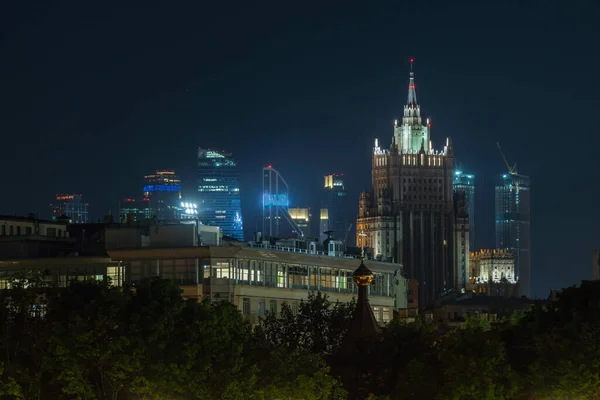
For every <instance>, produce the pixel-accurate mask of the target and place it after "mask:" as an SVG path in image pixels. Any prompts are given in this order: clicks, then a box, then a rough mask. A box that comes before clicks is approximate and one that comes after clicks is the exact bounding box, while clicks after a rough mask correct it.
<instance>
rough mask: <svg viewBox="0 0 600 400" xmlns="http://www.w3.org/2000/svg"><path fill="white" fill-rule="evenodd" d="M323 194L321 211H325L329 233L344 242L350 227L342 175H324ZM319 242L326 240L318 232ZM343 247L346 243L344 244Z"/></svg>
mask: <svg viewBox="0 0 600 400" xmlns="http://www.w3.org/2000/svg"><path fill="white" fill-rule="evenodd" d="M323 189H324V192H323V202H322V207H321V208H322V209H326V210H327V217H328V219H329V221H328V222H327V227H328V229H327V230H329V231H333V236H334V237H335V238H336V239H338V240H342V241H345V240H346V239H347V235H346V233H347V231H348V228H349V227H350V222H349V218H348V215H347V213H348V204H347V202H348V196H347V195H348V194H347V192H346V187H345V186H344V174H330V175H325V185H324V188H323ZM319 237H320V239H321V240H325V239H327V235H326V234H324V233H323V231H321V232H319ZM344 245H346V243H345V242H344Z"/></svg>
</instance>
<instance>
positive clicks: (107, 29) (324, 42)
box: [0, 2, 600, 296]
mask: <svg viewBox="0 0 600 400" xmlns="http://www.w3.org/2000/svg"><path fill="white" fill-rule="evenodd" d="M595 7H597V6H594V8H595ZM360 10H363V9H362V8H360ZM113 11H114V12H113ZM355 11H356V12H355ZM368 11H369V12H362V11H359V8H355V7H353V6H352V5H348V7H345V8H344V9H343V10H340V9H339V8H338V7H333V6H332V5H323V6H322V7H321V8H319V12H315V10H314V9H310V7H309V8H307V9H302V10H298V11H297V12H295V13H294V18H293V23H290V18H288V16H287V15H284V14H282V13H283V10H280V9H275V8H273V9H270V8H268V7H262V6H257V7H248V8H247V9H244V12H243V13H239V14H237V13H235V15H232V13H231V12H230V10H227V9H226V8H225V7H224V6H223V5H219V4H211V5H209V6H207V7H206V8H201V7H199V6H197V5H196V6H191V7H189V8H186V9H185V11H184V12H181V11H180V10H178V11H175V10H173V9H170V8H168V7H166V6H157V7H156V8H148V9H144V10H139V9H132V8H127V7H123V8H121V9H118V10H116V9H113V8H112V7H110V6H107V9H106V10H105V12H93V11H92V10H90V9H89V7H88V6H87V5H85V4H78V5H77V6H76V7H70V6H67V5H57V6H56V7H48V6H43V7H40V8H35V7H34V8H26V7H24V6H23V7H22V6H21V5H18V6H16V8H15V9H14V10H9V11H8V12H7V13H5V14H3V15H2V16H1V17H0V18H4V22H5V24H3V26H4V27H5V29H6V32H7V35H6V36H5V37H6V40H4V41H3V42H2V43H1V44H0V46H2V50H3V54H4V55H5V62H4V63H2V65H1V66H0V70H1V72H2V73H3V76H5V77H6V82H7V83H6V86H5V87H4V90H3V96H4V97H5V98H6V99H7V100H6V102H5V103H6V107H3V108H2V110H1V111H0V113H1V118H0V131H2V132H3V133H5V134H6V136H8V137H9V139H8V143H5V146H6V147H7V148H9V149H10V151H8V152H6V153H5V154H4V155H3V160H4V161H5V162H6V163H7V165H10V166H15V169H14V170H11V172H10V173H9V174H8V175H7V177H6V182H5V185H6V187H7V188H10V190H11V191H12V192H11V193H13V194H11V195H8V196H3V197H2V198H1V199H0V210H2V212H4V213H7V214H17V215H27V214H28V213H29V212H38V213H39V214H40V216H41V215H42V211H44V210H46V209H47V204H48V203H49V202H51V200H52V199H53V196H54V194H55V193H60V192H62V191H76V192H77V193H83V194H84V197H85V199H86V201H87V202H89V203H90V220H94V221H96V220H98V218H101V217H102V215H104V214H105V213H106V212H107V211H108V210H107V209H105V208H108V207H112V208H113V210H116V206H117V202H118V200H120V199H121V198H122V197H124V196H127V195H130V190H131V188H137V185H138V182H139V177H140V176H143V175H144V174H147V173H148V171H152V170H154V169H156V168H163V167H167V168H171V169H174V170H176V171H178V173H179V174H180V175H181V178H182V180H183V182H184V183H185V182H189V185H186V186H184V188H183V189H184V191H186V190H187V189H186V188H187V187H189V189H192V190H193V186H194V185H193V184H192V183H193V182H194V179H195V170H194V167H193V163H194V161H193V160H194V158H195V149H196V146H198V145H202V146H210V147H211V148H213V147H214V148H219V149H221V148H222V149H227V151H230V152H232V153H233V154H234V155H235V157H236V159H237V161H238V162H239V164H240V165H242V166H243V170H242V171H240V173H241V178H240V182H241V187H240V190H241V193H242V207H243V212H244V214H245V215H247V216H246V217H245V219H246V220H245V221H244V222H245V229H246V232H247V233H250V232H251V231H253V230H254V227H255V226H256V223H255V219H254V217H255V216H256V217H257V218H260V187H258V186H260V184H259V183H258V184H257V183H256V182H257V181H258V182H259V181H260V170H261V168H263V167H264V166H265V165H268V164H272V165H273V166H275V167H276V168H277V169H278V170H279V171H280V172H281V173H282V174H283V175H284V176H286V179H287V180H288V181H289V182H290V186H291V190H292V193H291V195H292V197H291V198H292V201H294V202H295V203H296V204H298V205H299V206H304V205H306V204H311V203H312V204H315V203H314V202H313V201H312V199H311V196H310V194H311V193H316V192H317V191H318V190H319V188H320V187H321V186H322V181H321V179H322V176H323V175H324V174H326V173H329V172H333V171H339V172H344V174H345V176H346V177H347V182H345V184H346V187H347V191H348V198H349V199H356V198H357V196H358V194H359V193H360V192H361V191H363V190H365V189H367V188H368V185H369V181H370V172H369V164H370V162H369V153H370V150H369V149H370V148H371V147H372V143H373V139H374V138H375V137H377V136H381V135H385V132H388V130H389V129H390V127H391V125H392V124H393V119H392V118H391V116H393V115H394V113H395V112H396V111H397V109H398V107H399V106H400V105H401V104H403V103H404V102H405V91H404V89H403V88H404V86H405V80H406V74H405V71H406V69H407V67H408V62H407V59H408V57H410V56H414V57H415V71H417V73H418V76H419V77H420V83H419V84H418V87H417V89H418V95H419V101H420V102H422V103H423V104H427V113H428V115H432V116H433V117H434V118H433V119H432V120H431V123H432V124H433V127H434V131H435V132H436V133H435V134H436V135H438V134H439V135H440V137H445V136H452V140H453V144H454V147H455V151H456V157H457V159H458V160H460V162H462V163H463V164H464V168H465V171H469V172H472V173H473V174H474V175H475V176H476V178H477V185H478V186H477V199H476V203H477V204H476V222H477V226H478V227H481V229H479V228H477V229H476V231H477V238H478V239H479V238H481V239H480V240H481V241H480V242H478V245H477V247H481V248H486V247H487V248H491V247H494V244H495V232H494V228H493V226H494V185H495V183H496V177H497V176H498V174H500V173H502V172H503V170H504V166H503V163H502V159H501V158H500V157H499V155H498V153H497V151H496V149H495V144H496V142H498V141H499V142H501V143H502V145H503V148H504V150H505V151H506V153H507V154H510V158H511V160H516V161H518V163H519V167H520V168H519V170H520V171H522V172H523V173H524V174H526V175H528V176H530V178H531V182H532V188H533V189H532V199H531V202H532V205H531V210H532V215H531V219H532V225H531V227H532V228H531V229H532V238H533V241H532V243H531V249H532V260H534V261H535V263H536V265H539V268H537V270H536V271H534V272H533V276H532V279H533V281H534V282H535V288H533V292H534V293H535V294H536V295H538V296H546V295H547V293H548V291H549V289H550V288H557V287H563V286H568V285H569V284H575V283H577V282H579V281H580V280H581V279H585V278H588V277H589V252H590V251H591V249H593V248H596V247H598V245H597V243H598V240H599V234H598V228H597V227H598V226H599V224H600V215H599V213H598V211H597V210H596V206H595V203H596V200H595V199H597V197H598V192H597V189H596V188H595V187H594V186H593V185H589V183H590V182H596V181H597V180H598V179H600V178H599V173H600V172H599V171H598V168H597V167H596V166H595V159H596V155H595V149H596V148H597V147H598V146H599V145H600V142H599V141H600V137H598V136H595V135H590V138H589V140H587V141H586V142H585V143H586V144H585V146H581V148H580V149H578V152H579V154H578V157H577V162H573V163H566V164H565V165H560V168H559V167H558V165H557V160H560V159H563V156H564V147H565V146H560V145H558V146H557V144H558V143H562V142H561V140H562V138H564V133H565V132H571V131H572V124H573V123H572V121H573V118H575V119H578V118H580V117H579V116H582V117H585V116H587V115H594V112H595V110H596V109H597V108H598V107H600V104H598V99H597V96H596V94H595V93H596V92H597V87H598V86H600V82H599V77H598V75H597V74H596V72H595V71H596V70H597V69H598V66H599V65H600V62H599V60H598V58H599V57H598V56H597V55H596V54H590V53H589V51H587V49H589V48H593V46H594V41H593V38H594V37H596V36H595V32H596V31H597V28H596V24H595V20H594V19H593V15H595V14H594V12H593V11H592V10H590V12H587V13H582V11H581V8H579V7H573V8H568V9H565V8H564V7H559V6H558V5H557V4H543V5H542V4H535V3H531V4H529V3H528V4H520V5H516V4H512V3H511V4H507V5H505V7H496V5H494V4H493V3H485V2H484V3H481V2H480V3H476V4H469V5H467V4H462V3H461V4H456V5H452V6H450V5H449V4H447V3H445V2H437V4H435V2H434V4H430V5H424V4H420V3H419V4H416V3H415V4H408V3H407V4H404V3H402V4H400V3H399V4H393V5H389V6H387V7H385V8H384V7H377V5H373V6H372V7H371V6H370V7H369V10H368ZM198 15H210V16H211V17H210V18H208V17H207V21H206V23H201V24H199V23H198V19H197V16H198ZM242 15H243V17H242ZM399 16H402V21H403V29H402V30H400V29H398V28H399V25H398V21H399ZM492 16H493V18H492ZM565 19H567V20H570V19H572V20H576V21H577V23H576V24H565V23H564V21H565ZM423 21H427V23H428V26H429V27H430V29H427V30H423V29H422V24H423ZM506 21H510V24H507V23H506ZM224 27H227V29H225V28H224ZM357 27H359V28H358V29H357ZM408 32H415V34H414V35H411V36H410V40H407V34H408ZM207 38H215V39H214V40H208V39H207ZM190 49H194V51H190ZM232 49H236V50H235V51H232ZM566 55H568V62H566ZM207 60H210V62H207ZM566 77H569V78H568V79H567V78H566ZM401 88H402V90H400V89H401ZM556 115H571V116H573V117H572V118H556V117H555V116H556ZM115 159H116V161H114V160H115ZM350 177H351V179H350ZM558 182H560V190H558V189H557V185H558ZM581 187H584V188H586V189H589V193H587V194H586V195H583V196H572V193H575V192H577V191H578V190H580V188H581ZM184 195H186V196H187V195H189V193H184ZM564 210H571V211H569V212H565V211H564ZM572 210H575V213H573V212H572ZM548 249H552V250H551V251H549V250H548ZM567 249H568V250H567ZM565 266H568V268H565ZM537 274H539V275H537Z"/></svg>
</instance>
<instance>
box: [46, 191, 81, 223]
mask: <svg viewBox="0 0 600 400" xmlns="http://www.w3.org/2000/svg"><path fill="white" fill-rule="evenodd" d="M88 206H89V204H88V203H85V202H84V201H83V198H82V196H81V195H80V194H57V195H56V202H55V203H52V204H50V209H51V212H52V221H56V220H57V218H58V217H60V216H63V215H64V216H66V217H69V219H70V221H71V223H72V224H85V223H87V221H88Z"/></svg>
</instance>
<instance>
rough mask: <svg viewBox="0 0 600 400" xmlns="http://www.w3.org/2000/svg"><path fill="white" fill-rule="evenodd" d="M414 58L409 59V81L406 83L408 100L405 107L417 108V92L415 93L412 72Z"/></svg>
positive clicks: (413, 74)
mask: <svg viewBox="0 0 600 400" xmlns="http://www.w3.org/2000/svg"><path fill="white" fill-rule="evenodd" d="M414 62H415V59H414V58H411V59H410V79H409V81H408V100H407V101H406V105H407V106H415V107H416V106H417V92H416V91H415V73H414V72H413V63H414Z"/></svg>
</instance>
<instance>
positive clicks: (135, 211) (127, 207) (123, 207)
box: [119, 197, 155, 222]
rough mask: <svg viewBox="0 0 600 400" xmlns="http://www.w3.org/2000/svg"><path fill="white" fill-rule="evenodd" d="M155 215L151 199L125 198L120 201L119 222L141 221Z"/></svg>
mask: <svg viewBox="0 0 600 400" xmlns="http://www.w3.org/2000/svg"><path fill="white" fill-rule="evenodd" d="M154 215H155V212H154V210H153V209H152V208H151V207H150V199H149V198H148V197H144V198H141V199H133V198H130V197H128V198H125V199H123V200H121V202H120V203H119V216H120V220H119V222H139V221H145V220H149V219H151V218H152V217H153V216H154Z"/></svg>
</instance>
